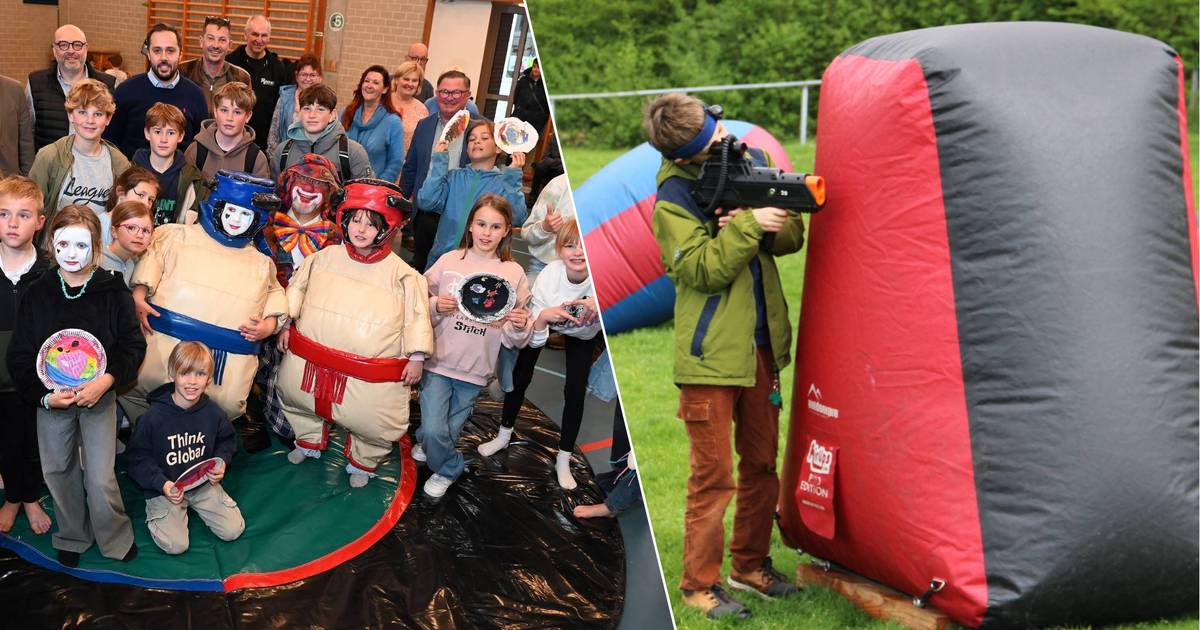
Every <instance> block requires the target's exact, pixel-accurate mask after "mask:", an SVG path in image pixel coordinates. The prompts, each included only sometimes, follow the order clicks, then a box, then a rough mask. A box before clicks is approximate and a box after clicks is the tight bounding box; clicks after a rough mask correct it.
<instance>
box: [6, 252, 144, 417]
mask: <svg viewBox="0 0 1200 630" xmlns="http://www.w3.org/2000/svg"><path fill="white" fill-rule="evenodd" d="M76 291H78V289H72V290H71V293H72V295H74V294H75V292H76ZM64 328H82V329H83V330H86V331H88V332H90V333H92V334H93V335H95V336H96V339H98V340H99V341H100V345H101V346H104V352H105V355H106V356H107V357H108V369H107V370H106V371H107V372H108V373H109V374H112V375H113V379H115V383H116V384H117V385H124V384H127V383H131V382H133V380H134V379H135V378H137V372H138V368H139V367H140V366H141V365H142V358H144V357H145V356H146V339H145V338H144V337H142V329H141V327H140V326H139V325H138V320H137V316H136V315H135V314H134V311H133V295H132V294H130V293H129V288H128V287H126V286H125V281H124V280H122V279H121V278H120V277H119V276H114V275H113V274H111V273H109V272H108V271H105V270H104V269H99V268H97V269H96V273H95V274H94V275H93V276H92V280H91V282H89V283H88V286H87V290H86V291H84V293H83V295H82V296H80V297H79V298H78V299H75V300H68V299H67V298H65V297H63V292H62V286H61V281H60V278H59V275H58V272H57V270H49V271H46V272H45V273H43V274H42V275H41V277H39V278H38V279H37V280H34V281H33V284H32V285H30V287H29V291H28V292H27V293H25V294H24V295H23V296H22V297H21V305H20V307H19V308H18V309H17V325H16V328H14V329H13V336H12V343H11V344H10V345H9V347H8V370H9V372H11V373H12V378H13V383H14V384H15V385H16V387H17V391H19V392H20V393H21V396H22V397H23V398H25V399H26V400H27V401H29V402H31V403H33V404H41V400H42V397H43V396H45V395H46V394H48V393H50V390H49V389H46V386H45V385H42V381H41V380H40V379H38V376H37V370H36V369H35V367H34V362H35V361H36V360H37V355H38V351H39V350H40V349H41V347H42V343H44V342H45V341H46V339H48V338H49V337H50V335H53V334H54V333H56V332H58V331H60V330H62V329H64Z"/></svg>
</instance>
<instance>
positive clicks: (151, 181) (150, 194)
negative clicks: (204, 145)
mask: <svg viewBox="0 0 1200 630" xmlns="http://www.w3.org/2000/svg"><path fill="white" fill-rule="evenodd" d="M157 200H158V177H157V176H156V175H155V174H154V173H152V172H150V171H149V170H148V169H145V168H143V167H141V166H130V167H129V168H127V169H125V172H124V173H121V174H120V176H118V177H117V180H116V181H115V182H113V189H112V194H111V195H109V196H108V202H107V203H105V204H104V213H103V214H101V215H100V233H101V234H103V235H104V246H105V248H107V247H108V246H109V245H112V242H113V236H114V233H113V230H112V226H113V225H115V223H114V222H113V220H112V211H113V208H116V207H117V204H119V203H121V202H122V201H140V202H142V203H143V204H145V205H146V207H147V208H153V207H154V203H155V201H157ZM146 242H147V243H149V242H150V241H149V240H147V241H146ZM143 249H145V248H143ZM100 266H101V267H104V268H105V269H108V270H109V271H113V269H112V268H110V267H105V266H104V262H101V263H100ZM129 271H130V272H132V271H133V266H132V265H130V268H129ZM125 275H126V279H128V276H129V274H125Z"/></svg>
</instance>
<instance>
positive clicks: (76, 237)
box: [54, 225, 92, 272]
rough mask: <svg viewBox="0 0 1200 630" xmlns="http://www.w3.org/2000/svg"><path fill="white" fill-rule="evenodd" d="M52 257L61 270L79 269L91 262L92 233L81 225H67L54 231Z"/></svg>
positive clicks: (73, 270)
mask: <svg viewBox="0 0 1200 630" xmlns="http://www.w3.org/2000/svg"><path fill="white" fill-rule="evenodd" d="M54 259H55V260H57V261H58V266H59V267H60V268H62V270H63V271H70V272H75V271H80V270H81V269H83V268H84V267H86V266H88V265H89V264H91V262H92V233H91V231H90V230H88V229H87V228H85V227H83V226H81V225H68V226H67V227H64V228H59V229H58V231H57V232H55V233H54Z"/></svg>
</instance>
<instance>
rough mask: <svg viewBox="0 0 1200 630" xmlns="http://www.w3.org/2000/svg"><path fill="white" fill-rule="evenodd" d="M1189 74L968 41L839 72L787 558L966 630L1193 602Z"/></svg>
mask: <svg viewBox="0 0 1200 630" xmlns="http://www.w3.org/2000/svg"><path fill="white" fill-rule="evenodd" d="M1183 86H1184V83H1183V70H1182V64H1181V62H1180V60H1179V57H1178V56H1177V55H1176V53H1175V51H1173V50H1171V49H1170V48H1169V47H1168V46H1167V45H1165V44H1163V43H1161V42H1158V41H1155V40H1153V39H1149V38H1146V37H1142V36H1138V35H1131V34H1127V33H1120V32H1116V31H1111V30H1105V29H1100V28H1094V27H1087V26H1080V25H1070V24H1054V23H995V24H971V25H960V26H949V27H940V28H932V29H925V30H919V31H913V32H907V33H899V34H896V35H889V36H885V37H878V38H875V39H871V40H868V41H866V42H863V43H861V44H859V45H857V46H854V47H853V48H851V49H849V50H847V51H846V52H844V53H843V54H842V55H840V56H839V57H838V58H837V59H836V60H834V61H833V63H832V64H830V66H829V67H828V69H826V71H825V74H824V79H823V84H822V86H821V107H820V114H819V119H818V137H817V155H816V168H815V171H816V172H817V173H819V174H821V175H823V176H824V177H825V181H826V185H827V191H828V198H827V205H826V206H825V210H824V211H823V212H821V213H819V214H815V215H813V217H812V223H811V229H810V240H809V250H808V261H807V272H806V277H805V291H804V300H803V308H802V316H801V320H800V329H799V334H798V343H797V351H796V356H797V360H796V365H797V369H796V380H795V383H794V388H795V389H794V397H793V400H794V401H795V404H794V405H793V407H792V418H791V427H790V436H789V439H788V447H787V449H788V450H787V455H786V459H785V467H784V473H783V474H784V477H783V491H782V498H781V507H780V510H781V515H780V516H781V527H782V530H783V534H784V538H785V539H786V540H788V541H789V542H790V543H791V544H792V545H794V546H797V547H799V548H801V549H803V550H805V551H807V552H810V553H811V554H813V555H814V556H817V557H820V558H824V559H827V560H830V561H832V562H835V563H837V564H839V565H842V566H844V567H846V568H848V569H850V570H851V571H854V572H856V573H859V574H861V575H864V576H867V577H869V578H872V579H875V580H877V581H880V582H882V583H884V584H887V585H889V586H891V587H894V588H896V589H898V590H900V591H903V592H905V593H908V594H910V595H913V596H919V595H922V594H924V593H925V592H926V591H927V590H930V583H931V582H932V581H934V580H938V581H941V582H942V583H944V586H943V587H942V588H941V590H940V591H939V592H937V593H935V594H933V595H932V596H931V597H930V599H929V602H930V604H931V605H932V606H936V607H938V608H940V609H941V610H943V611H945V612H946V613H948V614H949V615H950V616H951V617H953V618H954V619H955V620H956V621H958V622H959V623H961V624H964V625H967V626H971V627H984V628H1024V627H1038V626H1049V625H1068V624H1069V625H1089V624H1108V623H1115V622H1122V621H1130V620H1138V619H1148V618H1158V617H1162V616H1167V615H1173V614H1177V613H1182V612H1189V611H1195V610H1196V601H1197V600H1196V598H1197V587H1198V583H1197V582H1198V580H1197V575H1198V566H1197V557H1198V545H1197V532H1198V528H1200V524H1198V523H1197V500H1198V495H1197V479H1198V477H1200V470H1198V462H1197V456H1196V445H1197V439H1198V432H1197V423H1198V420H1197V419H1198V416H1200V403H1198V400H1197V399H1198V393H1200V381H1198V375H1197V365H1198V364H1200V363H1198V362H1200V352H1198V349H1197V346H1198V342H1197V337H1198V331H1197V321H1198V315H1200V313H1198V308H1197V269H1196V215H1195V210H1194V207H1193V205H1194V201H1193V191H1192V190H1191V181H1192V180H1191V174H1190V172H1189V165H1188V153H1187V133H1186V116H1185V113H1184V110H1185V106H1184V87H1183Z"/></svg>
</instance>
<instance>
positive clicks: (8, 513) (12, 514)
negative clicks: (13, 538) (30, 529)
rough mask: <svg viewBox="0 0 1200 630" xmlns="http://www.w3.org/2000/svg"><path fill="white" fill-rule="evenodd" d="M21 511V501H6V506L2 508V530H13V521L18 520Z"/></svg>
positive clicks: (0, 528)
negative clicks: (18, 513)
mask: <svg viewBox="0 0 1200 630" xmlns="http://www.w3.org/2000/svg"><path fill="white" fill-rule="evenodd" d="M20 511H21V504H20V503H9V502H7V501H5V502H4V507H2V508H0V532H4V533H6V534H7V533H8V532H10V531H12V528H13V523H15V522H16V521H17V512H20Z"/></svg>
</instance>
